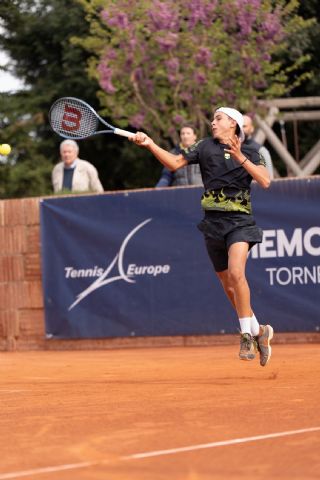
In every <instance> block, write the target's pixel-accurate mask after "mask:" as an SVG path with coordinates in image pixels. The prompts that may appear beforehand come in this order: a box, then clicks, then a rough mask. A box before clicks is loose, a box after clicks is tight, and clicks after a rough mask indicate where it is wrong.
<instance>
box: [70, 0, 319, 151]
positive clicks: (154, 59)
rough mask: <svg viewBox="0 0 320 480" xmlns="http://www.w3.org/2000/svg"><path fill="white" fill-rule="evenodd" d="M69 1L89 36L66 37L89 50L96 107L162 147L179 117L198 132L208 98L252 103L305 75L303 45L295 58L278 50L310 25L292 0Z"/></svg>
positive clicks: (207, 113) (212, 102)
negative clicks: (81, 11) (79, 9)
mask: <svg viewBox="0 0 320 480" xmlns="http://www.w3.org/2000/svg"><path fill="white" fill-rule="evenodd" d="M79 3H80V4H81V5H82V6H83V8H85V10H86V12H87V20H88V22H89V23H90V35H88V36H87V37H86V38H83V37H82V38H78V39H77V40H76V39H75V40H74V42H75V43H77V44H78V45H83V47H84V48H85V49H87V50H88V51H90V52H91V53H92V57H91V60H90V65H89V74H90V76H91V78H94V79H96V80H98V81H99V84H100V91H99V99H100V102H101V104H102V105H103V107H104V110H103V111H104V113H105V114H106V115H110V116H111V117H112V118H113V119H114V120H115V121H116V122H117V123H118V124H119V125H125V124H127V123H129V124H131V125H132V126H134V127H136V128H138V129H140V128H143V129H145V130H147V131H148V132H149V133H150V134H152V136H153V138H155V140H157V141H158V142H160V143H162V145H164V146H168V144H169V143H176V142H177V130H178V128H179V127H181V125H182V124H183V123H185V122H187V121H188V122H191V123H193V124H194V125H195V126H196V127H197V128H198V130H199V132H200V135H204V134H205V133H206V132H207V131H208V125H209V123H210V119H211V116H212V108H214V107H217V106H218V105H221V104H229V105H232V106H234V107H237V108H239V109H242V110H252V109H253V107H254V105H255V101H256V100H257V99H259V98H273V97H278V96H283V95H285V94H287V93H288V92H289V91H290V89H292V88H294V87H296V86H297V85H299V84H300V82H301V81H303V80H306V79H308V78H310V75H309V73H307V72H304V71H301V69H302V68H303V65H304V64H305V62H307V61H308V59H309V57H308V55H304V45H303V43H301V44H300V51H299V55H298V54H296V55H292V58H291V59H290V61H288V60H287V59H286V58H285V57H284V52H285V51H287V49H288V45H289V43H291V41H292V39H298V38H299V36H300V37H301V38H302V37H303V34H304V33H305V31H306V30H307V28H309V27H310V25H311V23H312V21H311V20H308V21H306V20H304V19H303V18H302V17H299V16H298V15H297V8H298V6H299V2H298V1H297V0H291V1H285V0H279V1H278V2H274V1H272V0H242V1H240V0H215V1H213V0H197V1H196V2H191V1H190V2H185V0H162V1H160V0H149V1H148V0H145V1H141V2H139V3H137V4H134V5H133V4H132V2H128V1H127V0H117V1H115V0H113V1H112V0H111V1H110V0H91V1H90V0H79ZM297 53H298V52H297ZM299 70H300V72H299ZM297 72H298V73H297ZM293 74H295V75H296V76H295V78H294V82H293V83H292V82H291V79H292V78H293Z"/></svg>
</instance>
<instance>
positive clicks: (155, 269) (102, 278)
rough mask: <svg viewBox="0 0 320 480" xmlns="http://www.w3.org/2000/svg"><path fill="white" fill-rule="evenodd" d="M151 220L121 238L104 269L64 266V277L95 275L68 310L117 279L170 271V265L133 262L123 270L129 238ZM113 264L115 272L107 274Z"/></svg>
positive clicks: (128, 278) (131, 280)
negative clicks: (117, 247)
mask: <svg viewBox="0 0 320 480" xmlns="http://www.w3.org/2000/svg"><path fill="white" fill-rule="evenodd" d="M151 220H152V219H151V218H148V219H147V220H145V221H144V222H142V223H140V224H139V225H137V226H136V227H135V228H134V229H133V230H131V232H130V233H129V234H128V235H127V236H126V237H125V239H124V240H123V242H122V244H121V246H120V250H119V252H118V253H117V255H116V256H115V257H114V259H113V260H112V262H111V263H110V265H109V266H108V267H107V268H106V269H104V268H101V267H98V266H95V267H94V268H87V269H76V268H73V267H70V266H69V267H65V277H66V278H81V277H84V278H86V277H97V279H96V280H94V282H93V283H91V285H89V287H88V288H86V289H85V290H83V291H82V292H80V293H79V294H78V295H77V299H76V300H75V301H74V302H73V303H72V304H71V305H70V307H69V310H72V308H74V307H75V306H76V305H77V304H78V303H80V302H81V301H82V300H83V299H84V298H85V297H87V296H88V295H90V293H92V292H94V291H95V290H97V289H98V288H100V287H102V286H104V285H108V284H110V283H113V282H116V281H118V280H123V281H125V282H128V283H135V280H134V277H135V276H137V275H151V276H153V277H157V276H158V275H162V274H167V273H169V272H170V265H136V264H135V263H130V264H129V266H128V268H127V271H126V272H125V269H124V261H123V259H124V254H125V249H126V247H127V245H128V243H129V240H130V239H131V238H132V237H133V236H134V235H135V234H136V233H137V232H138V230H140V229H141V228H142V227H144V226H145V225H146V224H147V223H149V222H151ZM115 266H117V268H118V272H116V274H115V275H114V276H109V274H110V273H111V272H112V270H113V268H114V267H115Z"/></svg>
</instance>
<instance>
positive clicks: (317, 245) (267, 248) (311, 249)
mask: <svg viewBox="0 0 320 480" xmlns="http://www.w3.org/2000/svg"><path fill="white" fill-rule="evenodd" d="M304 253H307V254H309V255H312V256H314V257H317V256H319V255H320V227H311V228H309V229H308V230H306V232H304V233H303V230H302V228H295V229H294V231H293V234H292V236H291V237H290V238H288V237H287V235H286V233H285V231H284V230H283V229H279V230H264V231H263V241H262V243H260V244H256V245H255V246H254V247H253V248H252V249H251V252H250V255H251V257H252V258H254V259H256V258H276V257H285V256H288V257H294V256H296V257H302V256H303V255H304Z"/></svg>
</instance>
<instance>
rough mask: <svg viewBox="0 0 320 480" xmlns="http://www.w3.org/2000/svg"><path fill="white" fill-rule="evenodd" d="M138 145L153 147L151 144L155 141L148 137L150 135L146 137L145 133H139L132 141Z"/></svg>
mask: <svg viewBox="0 0 320 480" xmlns="http://www.w3.org/2000/svg"><path fill="white" fill-rule="evenodd" d="M131 140H132V141H133V142H134V143H135V144H136V145H139V146H141V147H148V146H149V145H151V143H153V140H152V139H151V138H150V137H148V135H146V134H145V133H143V132H137V133H136V134H135V136H134V137H132V139H131Z"/></svg>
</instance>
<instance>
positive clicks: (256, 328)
mask: <svg viewBox="0 0 320 480" xmlns="http://www.w3.org/2000/svg"><path fill="white" fill-rule="evenodd" d="M250 320H251V323H250V325H251V335H253V336H254V337H256V336H257V335H259V332H260V325H259V322H258V320H257V319H256V316H255V314H253V315H252V317H251V319H250Z"/></svg>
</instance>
